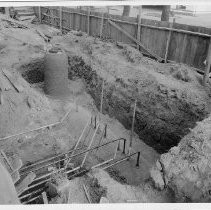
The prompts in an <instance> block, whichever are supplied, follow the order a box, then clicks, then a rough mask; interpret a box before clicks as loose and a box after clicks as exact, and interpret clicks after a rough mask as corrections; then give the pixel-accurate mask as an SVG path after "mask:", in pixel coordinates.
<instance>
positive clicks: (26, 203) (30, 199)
mask: <svg viewBox="0 0 211 210" xmlns="http://www.w3.org/2000/svg"><path fill="white" fill-rule="evenodd" d="M39 197H40V195H38V196H37V197H35V198H32V199H30V200H29V201H26V202H23V204H28V203H30V202H32V201H34V200H36V199H37V198H39Z"/></svg>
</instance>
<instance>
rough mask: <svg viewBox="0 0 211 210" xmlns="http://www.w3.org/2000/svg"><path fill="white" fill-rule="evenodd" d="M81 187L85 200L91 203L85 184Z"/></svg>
mask: <svg viewBox="0 0 211 210" xmlns="http://www.w3.org/2000/svg"><path fill="white" fill-rule="evenodd" d="M83 189H84V192H85V195H86V198H87V200H88V201H89V203H92V201H91V198H90V196H89V193H88V190H87V188H86V186H85V185H83Z"/></svg>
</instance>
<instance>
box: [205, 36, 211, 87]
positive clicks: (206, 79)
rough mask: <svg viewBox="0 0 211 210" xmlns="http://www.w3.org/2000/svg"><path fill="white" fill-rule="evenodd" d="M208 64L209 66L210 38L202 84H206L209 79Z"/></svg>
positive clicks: (210, 60) (210, 57)
mask: <svg viewBox="0 0 211 210" xmlns="http://www.w3.org/2000/svg"><path fill="white" fill-rule="evenodd" d="M210 66H211V38H210V43H209V48H208V52H207V59H206V67H205V71H204V77H203V85H206V84H207V82H208V80H209V73H210Z"/></svg>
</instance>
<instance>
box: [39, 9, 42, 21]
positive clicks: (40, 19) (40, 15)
mask: <svg viewBox="0 0 211 210" xmlns="http://www.w3.org/2000/svg"><path fill="white" fill-rule="evenodd" d="M38 13H39V14H38V16H39V22H40V23H42V14H41V7H38Z"/></svg>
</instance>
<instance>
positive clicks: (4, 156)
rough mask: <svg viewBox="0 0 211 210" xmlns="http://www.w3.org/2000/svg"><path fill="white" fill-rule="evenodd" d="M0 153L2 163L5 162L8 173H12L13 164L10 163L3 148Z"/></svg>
mask: <svg viewBox="0 0 211 210" xmlns="http://www.w3.org/2000/svg"><path fill="white" fill-rule="evenodd" d="M0 154H1V156H2V158H3V159H4V163H6V165H7V166H8V167H9V168H8V169H7V170H9V173H12V172H13V170H14V169H13V166H12V164H11V163H10V161H9V159H8V158H7V156H6V154H5V153H4V151H3V150H0Z"/></svg>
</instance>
